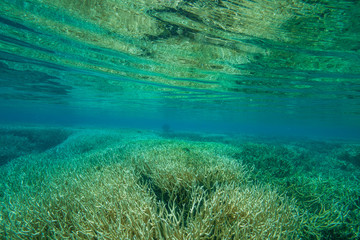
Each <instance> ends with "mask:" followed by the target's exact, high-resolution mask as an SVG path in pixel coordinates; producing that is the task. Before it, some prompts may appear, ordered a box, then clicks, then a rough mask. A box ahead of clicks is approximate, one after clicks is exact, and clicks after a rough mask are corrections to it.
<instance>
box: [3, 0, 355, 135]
mask: <svg viewBox="0 0 360 240" xmlns="http://www.w3.org/2000/svg"><path fill="white" fill-rule="evenodd" d="M0 10H1V14H0V26H1V28H0V111H1V119H0V122H2V123H9V122H10V123H40V124H47V123H48V124H53V123H55V124H60V125H61V124H63V125H81V124H83V125H87V124H88V125H94V126H114V127H140V128H160V127H161V126H162V125H163V124H169V125H170V126H171V127H172V128H173V129H174V130H192V131H195V130H200V131H213V132H234V133H246V134H271V135H290V136H291V135H294V136H324V137H340V138H356V139H359V137H360V84H359V81H360V53H359V51H360V38H359V32H360V2H359V1H355V0H353V1H349V0H347V1H344V0H343V1H336V2H335V1H327V0H320V1H310V0H286V1H266V0H263V1H249V0H243V1H240V0H228V1H226V0H218V1H211V0H208V1H206V0H198V1H197V0H192V1H189V0H158V1H154V0H142V1H135V2H134V1H127V0H124V1H116V0H103V1H100V0H75V1H74V0H51V1H50V0H28V1H13V0H2V1H1V2H0Z"/></svg>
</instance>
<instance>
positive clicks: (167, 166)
mask: <svg viewBox="0 0 360 240" xmlns="http://www.w3.org/2000/svg"><path fill="white" fill-rule="evenodd" d="M1 132H2V133H5V132H6V133H8V134H7V137H8V138H11V137H12V140H11V141H8V143H9V144H10V145H13V144H14V143H15V142H16V141H19V144H20V143H22V142H24V139H23V138H25V136H26V138H27V139H30V137H29V136H32V137H35V136H37V137H38V138H39V140H38V142H36V141H35V143H37V144H38V145H39V146H40V145H41V144H39V143H41V142H43V140H41V139H52V138H53V137H54V136H53V135H52V134H54V133H56V135H57V136H59V138H56V139H54V141H53V142H51V143H49V145H48V146H46V147H43V148H42V150H41V151H23V152H22V154H21V155H19V156H15V155H13V157H12V158H11V159H10V158H9V159H8V160H7V162H6V163H3V165H2V166H1V167H0V203H1V208H0V238H2V239H359V237H360V212H359V211H360V186H359V179H360V171H359V170H360V169H359V166H358V164H356V162H354V161H355V160H354V159H356V158H357V156H358V155H359V154H360V146H359V145H358V144H353V143H345V142H336V143H334V142H319V141H318V142H314V141H310V140H302V141H300V140H296V141H295V140H293V141H285V142H279V141H272V140H268V141H263V142H262V143H259V142H256V141H252V140H251V137H241V136H224V137H223V141H222V140H221V138H216V141H211V139H212V138H208V137H206V135H205V134H198V138H196V137H195V134H194V133H191V134H190V135H189V136H188V137H186V133H179V134H178V135H177V133H176V132H172V133H171V135H168V136H166V135H164V134H163V133H161V132H155V131H144V130H95V129H93V130H88V129H50V130H49V129H46V128H43V129H40V128H18V129H16V128H11V130H6V129H1ZM15 133H16V134H15ZM40 133H41V134H40ZM58 133H63V135H61V137H60V135H59V134H58ZM47 134H48V135H47ZM20 136H21V137H20ZM46 136H47V137H48V138H47V137H46ZM209 139H210V140H209ZM225 139H226V140H225ZM35 143H34V144H35ZM3 144H6V141H3ZM15 146H16V144H15ZM307 146H308V147H307ZM314 146H317V147H318V148H314ZM2 149H6V148H5V147H4V146H2ZM38 149H40V147H39V148H38ZM316 149H319V150H318V151H317V150H316ZM324 149H326V151H325V150H324Z"/></svg>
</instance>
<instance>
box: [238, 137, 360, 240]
mask: <svg viewBox="0 0 360 240" xmlns="http://www.w3.org/2000/svg"><path fill="white" fill-rule="evenodd" d="M324 145H325V144H324ZM300 146H301V147H300ZM317 146H322V145H320V144H319V143H318V144H317ZM325 146H326V149H317V148H314V145H313V142H302V143H301V144H298V143H296V142H295V143H294V144H293V145H284V144H281V145H279V144H254V143H247V144H244V145H242V146H240V147H239V151H238V152H237V153H235V154H234V157H235V158H237V159H240V160H242V161H244V162H245V163H246V164H249V165H253V166H254V171H253V172H254V173H255V174H252V175H253V176H252V178H253V179H256V180H257V181H260V182H263V183H268V184H271V185H272V186H276V187H277V188H278V189H279V191H280V192H282V193H285V194H286V195H287V196H288V197H290V198H294V199H295V200H296V202H295V204H296V206H297V207H298V210H299V213H300V215H301V216H302V224H301V226H300V228H299V230H300V231H299V232H300V236H301V237H302V238H303V239H358V238H359V236H360V224H359V222H360V221H359V219H360V217H359V216H360V204H359V203H360V201H359V199H360V198H359V196H360V188H359V186H358V183H357V182H358V181H359V180H358V179H359V176H360V173H359V171H357V170H356V168H355V165H354V166H351V161H348V158H345V159H344V158H343V156H356V152H357V149H358V145H351V144H350V145H346V144H345V145H342V144H339V143H331V144H329V143H328V144H326V145H325ZM350 170H351V171H350ZM349 173H350V174H349Z"/></svg>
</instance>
